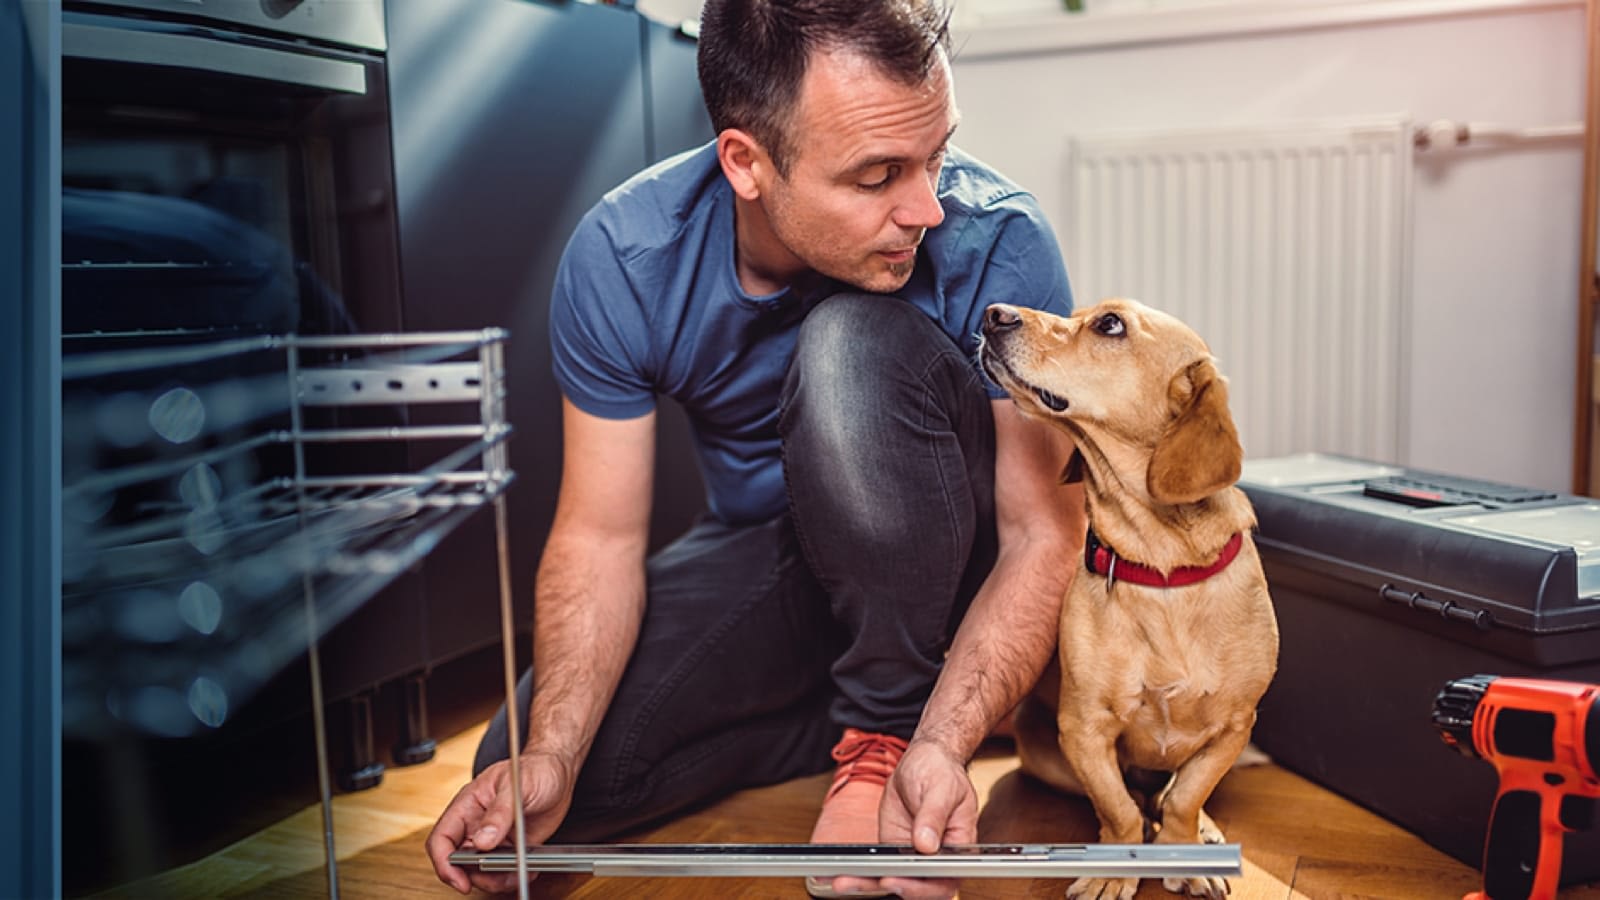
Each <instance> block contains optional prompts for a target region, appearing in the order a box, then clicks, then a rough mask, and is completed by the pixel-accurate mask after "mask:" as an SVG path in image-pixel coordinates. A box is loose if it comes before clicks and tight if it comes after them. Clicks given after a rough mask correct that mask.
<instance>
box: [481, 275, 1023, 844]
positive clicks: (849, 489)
mask: <svg viewBox="0 0 1600 900" xmlns="http://www.w3.org/2000/svg"><path fill="white" fill-rule="evenodd" d="M778 429H779V432H780V434H781V436H782V438H783V455H784V477H785V480H786V482H787V485H788V489H789V507H790V508H789V513H788V514H787V515H783V516H780V517H778V518H776V519H773V520H771V521H769V522H766V523H763V524H760V525H753V526H731V525H727V524H723V523H721V522H717V521H714V520H710V519H705V520H702V521H700V522H699V523H697V524H696V525H695V526H694V527H693V528H691V529H690V530H689V532H688V533H687V534H685V535H683V536H682V537H681V538H679V539H678V540H677V541H675V542H673V543H672V544H670V545H668V546H667V547H665V548H663V549H662V550H661V551H660V552H658V553H656V554H655V555H654V556H653V557H651V559H650V560H649V563H648V566H647V590H648V594H649V599H648V604H647V607H646V611H645V619H644V626H643V629H642V631H641V633H640V638H639V644H638V646H637V648H636V649H635V650H634V652H633V656H632V657H631V658H630V659H629V661H628V666H627V669H626V671H625V672H624V674H623V677H622V683H621V684H620V686H619V687H618V690H617V694H616V697H615V699H614V700H613V702H612V704H611V707H610V709H609V710H608V711H607V714H606V718H605V720H604V722H603V723H602V724H601V726H600V731H599V733H598V735H597V736H596V738H595V742H594V746H593V748H592V749H591V751H590V754H589V758H588V760H587V761H586V762H585V764H584V767H583V770H582V772H581V774H580V775H579V778H578V785H577V788H576V792H575V796H574V798H573V803H572V808H571V810H570V812H569V813H568V815H567V819H566V821H565V823H564V824H563V825H562V827H561V830H560V831H559V832H558V833H557V834H556V835H555V837H554V838H553V840H556V841H568V842H571V841H592V840H600V839H603V838H606V837H609V836H612V835H615V834H616V833H618V832H621V831H624V830H627V829H629V828H632V827H635V826H638V825H641V824H644V823H646V822H649V821H651V820H654V819H658V818H661V817H663V816H666V815H669V814H672V813H676V812H679V811H681V810H683V809H685V808H687V807H689V806H692V805H694V804H696V803H700V802H703V801H706V800H710V799H713V798H715V797H718V796H721V795H723V794H726V793H728V792H730V791H733V790H737V789H740V788H744V787H750V786H753V785H760V784H771V783H774V782H778V781H783V780H786V779H789V778H793V777H796V776H799V775H806V774H811V773H815V772H820V771H823V770H825V769H827V768H828V767H829V765H830V760H829V756H828V751H829V749H830V748H831V747H832V746H833V744H834V743H835V742H836V741H837V740H838V739H839V736H840V733H841V731H842V730H843V729H844V728H845V727H846V726H854V727H857V728H863V729H866V730H869V731H878V732H888V733H891V734H896V735H899V736H901V737H909V736H910V735H911V732H912V730H913V729H914V728H915V727H916V724H917V720H918V718H919V717H920V715H921V712H922V707H923V705H924V703H925V702H926V701H927V699H928V695H929V693H930V691H931V690H932V688H933V683H934V680H935V679H936V678H937V677H938V674H939V668H940V665H941V663H942V661H943V659H944V653H945V650H946V649H947V648H948V647H949V645H950V639H951V637H952V636H953V634H954V632H955V628H956V626H957V624H958V623H959V622H960V620H961V616H962V615H963V614H964V613H965V611H966V608H967V605H968V604H969V603H970V602H971V599H972V596H973V594H974V593H975V592H976V591H977V589H978V586H979V585H980V584H981V583H982V582H983V579H984V578H985V577H986V576H987V574H988V572H989V569H990V568H991V567H992V566H993V564H994V558H995V552H996V539H995V530H994V422H993V418H992V416H991V413H990V409H989V399H988V397H987V395H986V394H985V393H984V392H983V389H982V386H981V381H980V379H979V376H978V374H977V371H976V369H975V368H974V367H973V365H972V362H971V360H969V359H968V358H967V357H966V356H965V355H964V354H963V353H962V351H961V349H960V348H959V347H958V346H956V345H955V344H954V343H952V342H951V341H950V339H949V338H948V337H947V336H946V335H945V334H944V332H942V331H941V330H940V329H939V328H938V327H937V326H936V325H935V324H934V323H933V322H931V321H930V320H929V319H928V318H927V317H926V316H925V315H923V314H922V313H921V312H919V311H918V310H917V309H916V308H914V307H913V306H911V305H910V304H909V303H906V302H905V301H903V300H900V299H898V298H894V297H883V296H875V295H862V294H841V295H836V296H833V297H830V298H828V299H827V300H825V301H823V302H822V303H821V304H820V305H818V306H817V308H816V309H815V310H813V311H812V312H811V313H810V314H809V315H808V316H807V317H806V319H805V322H804V323H803V324H802V325H801V329H800V337H799V342H798V345H797V347H796V350H795V355H794V359H793V360H792V361H791V363H790V367H789V372H788V376H787V379H786V381H785V383H784V389H783V397H782V407H781V415H780V420H779V425H778ZM535 662H536V663H537V661H535ZM530 684H531V679H530V675H529V673H524V674H523V676H522V680H521V682H520V683H519V684H518V685H517V699H518V704H519V706H520V707H521V708H522V709H523V710H524V712H525V711H526V709H527V704H528V702H529V692H530ZM521 733H522V734H526V731H525V730H522V731H521ZM505 757H506V728H505V708H504V707H502V708H501V710H500V712H499V713H498V714H497V715H496V716H495V718H494V721H493V722H491V723H490V726H489V729H488V731H487V733H486V734H485V735H484V738H483V742H482V743H481V744H480V745H479V747H478V755H477V759H476V761H475V762H474V765H473V772H474V774H476V773H478V772H481V771H482V770H483V769H484V768H486V767H487V766H488V765H489V764H490V763H493V762H495V761H497V760H500V759H504V758H505Z"/></svg>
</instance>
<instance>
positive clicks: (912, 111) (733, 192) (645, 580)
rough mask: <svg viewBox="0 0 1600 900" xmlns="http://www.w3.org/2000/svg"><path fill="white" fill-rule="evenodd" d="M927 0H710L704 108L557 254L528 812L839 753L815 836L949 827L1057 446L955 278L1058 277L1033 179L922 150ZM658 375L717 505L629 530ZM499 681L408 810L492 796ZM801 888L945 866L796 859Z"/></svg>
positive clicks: (973, 819)
mask: <svg viewBox="0 0 1600 900" xmlns="http://www.w3.org/2000/svg"><path fill="white" fill-rule="evenodd" d="M947 19H948V13H947V12H946V11H944V10H943V9H941V8H940V7H939V5H937V4H936V3H935V2H931V0H871V2H863V0H710V2H708V3H707V4H706V7H705V9H704V11H703V15H702V20H701V34H700V48H699V69H700V81H701V88H702V92H703V94H704V96H705V100H706V105H707V109H708V110H709V112H710V114H711V119H712V123H713V125H714V126H715V128H716V130H717V138H716V140H715V141H714V142H713V143H712V144H710V145H707V146H705V147H702V148H700V149H698V150H694V151H690V152H688V153H685V154H683V155H681V156H678V157H676V158H674V159H671V160H667V161H666V162H664V163H662V164H660V165H657V166H655V167H653V168H651V169H649V170H646V171H645V172H643V173H641V174H640V175H638V176H635V177H634V178H632V179H630V180H629V181H628V182H627V183H625V184H623V185H622V186H621V187H619V188H617V189H616V190H614V191H612V192H611V193H610V194H608V195H607V196H606V198H605V199H603V200H602V201H601V202H600V203H599V204H598V205H597V206H596V207H595V208H594V209H593V210H591V211H590V213H589V214H588V215H587V216H586V217H585V219H584V221H583V222H582V223H581V224H580V225H579V227H578V229H577V230H576V232H575V233H574V235H573V237H572V240H571V242H570V243H569V245H568V247H567V250H566V253H565V255H564V256H563V260H562V264H561V266H560V269H559V271H558V274H557V278H556V285H555V291H554V295H553V299H552V311H551V340H552V347H553V351H554V357H555V368H556V375H557V380H558V382H559V383H560V385H561V388H562V391H563V395H564V407H563V409H564V413H563V415H564V418H563V424H564V429H565V430H564V442H565V444H564V464H563V470H562V482H561V492H560V497H559V499H558V501H557V508H556V514H555V522H554V524H553V526H552V528H551V532H550V535H549V539H548V542H547V543H546V546H545V549H544V555H543V557H542V559H541V563H540V568H539V573H538V585H537V596H536V602H535V606H536V610H535V618H534V655H533V659H534V665H533V668H532V670H531V672H530V673H528V674H525V675H524V676H523V680H522V683H521V684H520V685H519V697H518V703H519V705H524V704H531V705H529V706H528V707H527V708H528V709H529V713H528V717H527V719H525V720H519V721H525V722H526V723H527V725H526V728H523V729H520V730H519V732H520V734H521V735H522V736H523V737H525V743H524V745H523V747H522V750H521V753H520V754H519V757H518V759H519V768H520V774H521V781H522V802H523V807H524V809H525V811H526V813H527V829H528V835H527V836H528V839H529V840H530V841H544V840H546V839H550V838H554V839H555V840H558V841H592V840H597V839H602V838H606V837H610V836H613V835H615V834H617V833H618V832H620V831H623V830H625V829H627V828H630V827H633V826H636V825H639V824H641V823H644V822H647V821H651V820H655V819H659V818H661V817H662V816H664V815H666V814H669V813H672V812H676V811H679V810H681V809H683V808H685V807H687V806H689V805H690V804H693V803H697V802H701V801H704V800H706V799H708V798H711V797H714V796H718V795H720V794H723V793H726V792H728V791H732V790H735V789H738V788H742V787H747V786H751V785H757V784H767V783H773V782H776V781H780V780H784V779H788V778H792V777H795V776H798V775H803V774H807V773H813V772H816V771H819V770H820V769H822V768H824V767H825V766H826V764H827V759H828V756H829V748H830V747H831V748H832V755H833V757H834V759H835V760H836V761H837V768H836V772H835V779H834V785H833V788H832V789H831V790H830V791H829V793H828V796H827V799H826V800H825V802H824V806H823V809H822V812H821V815H820V816H819V818H818V821H817V824H816V827H815V830H814V831H813V834H812V840H813V841H814V842H819V843H846V842H875V841H885V842H897V843H904V842H911V843H914V844H915V846H916V847H917V848H918V849H919V850H921V851H924V852H932V851H934V850H936V849H937V848H938V847H939V846H940V844H941V843H954V842H968V841H973V840H976V837H977V834H976V831H977V808H976V807H977V803H976V795H975V792H974V790H973V787H972V784H971V781H970V780H969V779H968V777H967V774H966V768H965V766H966V763H967V761H968V760H969V759H970V757H971V755H972V754H973V752H975V750H976V749H977V746H978V744H979V743H980V742H981V741H982V740H983V738H984V737H985V736H986V735H987V734H988V733H989V731H990V729H991V728H992V727H993V726H994V725H995V724H996V722H997V721H998V720H999V719H1000V718H1001V717H1002V716H1003V715H1004V714H1005V713H1006V712H1007V711H1008V710H1009V709H1010V708H1011V707H1012V706H1013V705H1014V704H1015V703H1016V701H1017V700H1018V699H1019V698H1020V696H1021V695H1022V694H1023V692H1024V691H1025V690H1027V689H1028V687H1030V686H1031V684H1032V683H1033V681H1034V680H1035V679H1036V678H1037V676H1038V674H1039V673H1040V671H1041V670H1042V668H1043V667H1044V664H1045V662H1046V661H1047V659H1048V658H1049V656H1050V654H1051V651H1052V648H1053V647H1054V643H1055V631H1056V623H1057V614H1058V612H1059V609H1060V598H1061V596H1062V594H1063V592H1064V591H1065V589H1066V586H1067V581H1068V580H1069V579H1070V578H1071V573H1072V572H1073V571H1074V570H1075V567H1074V566H1073V564H1072V563H1071V560H1072V559H1074V558H1075V553H1076V551H1077V548H1078V547H1079V546H1080V545H1081V540H1082V535H1083V529H1084V523H1083V511H1082V495H1081V492H1080V491H1079V489H1078V488H1076V487H1062V486H1061V485H1060V484H1059V474H1060V472H1061V469H1062V466H1063V464H1064V463H1065V461H1066V459H1067V457H1068V455H1069V452H1070V449H1071V448H1070V447H1069V446H1065V445H1064V439H1062V438H1060V437H1058V436H1056V435H1057V434H1058V432H1056V431H1055V430H1054V429H1049V428H1046V427H1044V426H1042V425H1041V424H1039V423H1034V422H1029V421H1026V420H1024V419H1023V418H1022V417H1021V415H1020V413H1018V412H1017V410H1016V408H1015V407H1014V406H1013V405H1012V404H1011V402H1010V401H1009V400H1005V399H1003V395H1002V394H1001V392H1000V391H999V390H998V388H995V387H994V386H992V385H986V384H985V383H984V382H983V380H982V379H981V376H980V375H979V374H978V373H977V371H976V368H975V366H974V365H973V361H972V358H973V352H974V350H975V341H976V340H977V338H976V335H977V332H978V325H979V320H980V317H981V315H982V312H983V309H984V307H985V306H986V305H987V304H988V303H991V302H998V301H1005V302H1010V303H1020V304H1026V305H1030V306H1039V307H1042V308H1045V309H1050V310H1052V311H1055V312H1058V313H1065V312H1067V311H1068V310H1069V309H1070V306H1071V298H1070V292H1069V290H1068V287H1067V281H1066V274H1065V270H1064V268H1063V266H1062V262H1061V259H1060V254H1059V250H1058V249H1057V245H1056V242H1055V238H1054V236H1053V235H1052V234H1051V232H1050V230H1049V227H1048V225H1047V224H1046V223H1045V222H1044V220H1043V216H1042V215H1041V214H1040V212H1039V210H1038V207H1037V204H1036V203H1035V202H1034V200H1033V199H1032V198H1031V197H1030V196H1028V195H1027V194H1025V193H1024V192H1022V191H1021V190H1020V189H1019V188H1017V187H1016V186H1015V185H1012V184H1011V183H1009V182H1007V181H1005V180H1004V179H1003V178H1002V177H1000V176H999V175H997V174H996V173H994V172H993V171H991V170H989V169H988V168H986V167H985V166H983V165H982V164H981V163H979V162H977V161H976V160H974V159H972V158H971V157H968V156H966V155H964V154H962V153H960V152H959V151H957V150H955V149H953V148H951V147H949V141H950V137H951V134H952V133H953V132H954V131H955V128H956V124H957V118H958V116H957V112H956V107H955V103H954V99H953V94H952V89H951V81H950V68H949V58H948V46H947V45H948V37H947V32H946V23H947ZM658 394H666V395H669V396H671V397H673V398H675V399H676V400H677V401H678V402H680V403H682V404H683V406H684V408H685V409H686V410H687V412H688V414H689V417H690V420H691V422H692V423H693V426H694V429H695V434H696V442H697V448H698V451H699V461H700V465H701V470H702V474H703V475H704V477H705V481H706V485H707V494H708V502H709V506H710V514H709V515H708V516H707V517H705V518H704V519H703V520H702V521H700V522H698V523H697V524H696V525H695V526H694V527H693V528H692V529H691V530H690V531H689V532H688V533H687V534H686V535H684V536H683V537H682V538H680V539H679V540H678V541H676V542H675V543H673V544H671V545H670V546H668V547H666V548H665V549H663V550H662V551H661V552H659V553H658V554H656V555H654V556H653V557H651V558H649V559H648V560H647V559H646V553H645V548H646V542H647V537H648V534H647V531H648V528H647V526H648V522H649V505H650V498H651V491H652V483H651V477H652V469H653V466H652V456H653V453H654V422H655V414H654V404H655V398H656V396H657V395H658ZM504 713H505V710H504V709H502V710H501V714H500V716H498V717H497V718H496V720H495V722H494V723H492V724H491V727H490V729H489V732H488V734H487V735H486V736H485V738H484V742H483V745H482V746H481V747H480V748H479V755H478V760H477V764H476V766H475V769H476V771H477V772H478V774H477V775H476V777H475V778H474V780H473V781H472V783H471V784H469V785H468V786H467V787H465V788H464V789H463V790H462V791H461V793H460V794H459V795H457V797H456V799H455V800H454V801H452V803H451V805H450V806H449V807H448V808H447V809H446V810H445V812H444V813H443V815H442V816H441V817H440V819H439V822H438V824H437V826H436V827H435V828H434V831H433V833H432V834H431V835H430V836H429V839H428V850H429V854H430V856H431V857H432V858H433V861H434V866H435V869H436V870H437V872H438V874H439V877H440V878H441V879H442V880H444V881H445V882H446V883H448V884H451V885H452V886H454V887H456V888H457V889H458V890H461V891H462V892H466V891H467V890H469V889H470V888H469V885H477V886H479V887H484V888H487V889H492V890H504V889H508V888H510V887H512V886H513V885H512V884H511V881H510V878H511V876H504V875H502V876H488V875H483V874H479V873H473V874H471V875H470V876H469V874H468V873H467V872H464V871H462V870H460V869H457V868H454V867H452V866H450V865H449V864H448V860H447V857H448V855H449V853H450V852H451V851H453V850H455V849H457V848H459V847H463V846H476V847H490V846H494V845H496V844H499V843H500V842H502V841H504V840H505V839H507V837H508V835H510V834H511V833H512V832H511V829H512V827H513V825H512V823H513V813H512V803H513V801H512V792H511V788H510V783H509V782H510V775H509V765H508V762H507V761H506V757H507V750H508V748H507V746H506V743H507V736H506V726H505V722H504ZM807 887H808V889H810V890H811V892H812V893H813V894H815V895H817V896H833V895H835V892H838V891H848V892H863V891H881V890H890V891H896V892H899V893H901V894H903V895H904V896H907V897H944V896H949V895H951V894H952V893H953V891H954V885H953V884H950V883H947V882H925V881H919V880H908V879H885V880H884V881H883V882H882V883H881V884H879V883H877V882H875V881H872V880H867V879H859V878H840V879H836V880H835V881H834V882H833V883H829V882H827V881H815V880H808V884H807Z"/></svg>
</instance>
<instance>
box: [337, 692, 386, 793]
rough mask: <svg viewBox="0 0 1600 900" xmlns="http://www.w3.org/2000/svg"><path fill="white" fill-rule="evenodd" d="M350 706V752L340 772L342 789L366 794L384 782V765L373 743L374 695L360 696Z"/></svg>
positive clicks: (350, 701)
mask: <svg viewBox="0 0 1600 900" xmlns="http://www.w3.org/2000/svg"><path fill="white" fill-rule="evenodd" d="M349 704H350V706H349V709H350V715H349V719H348V723H347V727H348V731H347V732H346V734H345V738H346V744H347V749H348V751H349V752H348V754H347V755H346V757H345V760H346V762H345V767H344V769H342V770H341V771H340V772H339V787H340V788H341V789H342V790H345V791H364V790H367V789H368V788H375V787H377V786H378V785H379V784H381V783H382V782H383V763H381V762H379V761H378V754H377V749H376V748H375V747H374V746H373V740H372V692H371V691H363V692H361V693H359V694H356V695H355V696H354V697H351V698H350V700H349Z"/></svg>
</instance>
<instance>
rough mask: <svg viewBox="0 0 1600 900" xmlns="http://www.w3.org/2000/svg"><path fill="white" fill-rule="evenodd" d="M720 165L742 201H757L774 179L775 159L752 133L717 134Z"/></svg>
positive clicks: (735, 130)
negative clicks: (769, 182)
mask: <svg viewBox="0 0 1600 900" xmlns="http://www.w3.org/2000/svg"><path fill="white" fill-rule="evenodd" d="M717 162H719V163H721V164H722V174H723V175H726V176H727V178H728V184H730V185H732V186H733V192H734V193H735V194H737V195H739V198H740V199H742V200H757V199H760V197H761V189H762V186H763V185H765V184H766V183H767V180H768V179H769V178H771V176H772V171H773V169H772V158H771V157H769V156H767V151H766V150H765V149H763V148H762V146H761V144H760V142H759V141H757V140H756V139H755V138H754V137H752V136H751V134H750V133H749V132H748V131H742V130H740V129H738V128H725V129H723V130H722V132H721V133H720V134H718V135H717Z"/></svg>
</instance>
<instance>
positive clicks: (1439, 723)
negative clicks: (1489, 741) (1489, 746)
mask: <svg viewBox="0 0 1600 900" xmlns="http://www.w3.org/2000/svg"><path fill="white" fill-rule="evenodd" d="M1496 677H1497V676H1494V675H1473V676H1471V677H1468V678H1457V679H1455V680H1454V681H1448V682H1445V686H1444V687H1443V688H1441V689H1440V690H1439V695H1438V696H1437V697H1435V698H1433V727H1434V728H1437V729H1438V730H1439V737H1440V738H1442V739H1443V740H1444V742H1445V743H1446V744H1449V745H1450V746H1452V747H1454V748H1456V750H1457V751H1459V752H1460V753H1461V754H1462V755H1463V756H1470V757H1473V758H1477V757H1479V756H1480V754H1479V753H1478V747H1477V745H1476V744H1474V743H1473V739H1472V723H1473V717H1474V716H1475V715H1476V714H1477V711H1478V704H1479V703H1480V702H1481V701H1482V700H1483V697H1484V695H1485V694H1487V693H1488V692H1489V685H1490V684H1491V683H1493V682H1494V680H1495V678H1496Z"/></svg>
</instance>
